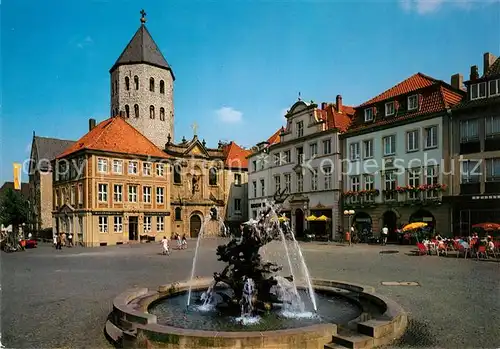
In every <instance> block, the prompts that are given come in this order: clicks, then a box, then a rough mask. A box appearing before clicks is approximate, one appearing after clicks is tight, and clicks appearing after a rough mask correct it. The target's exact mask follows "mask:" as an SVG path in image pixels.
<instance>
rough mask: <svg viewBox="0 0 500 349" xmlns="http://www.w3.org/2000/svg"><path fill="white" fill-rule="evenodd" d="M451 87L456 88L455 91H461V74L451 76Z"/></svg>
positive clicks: (462, 82)
mask: <svg viewBox="0 0 500 349" xmlns="http://www.w3.org/2000/svg"><path fill="white" fill-rule="evenodd" d="M450 85H451V87H453V88H456V89H457V90H463V87H462V86H463V85H464V77H463V75H462V74H453V75H452V76H451V82H450Z"/></svg>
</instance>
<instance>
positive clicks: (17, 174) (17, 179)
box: [14, 163, 22, 190]
mask: <svg viewBox="0 0 500 349" xmlns="http://www.w3.org/2000/svg"><path fill="white" fill-rule="evenodd" d="M21 167H22V166H21V164H18V163H14V190H21Z"/></svg>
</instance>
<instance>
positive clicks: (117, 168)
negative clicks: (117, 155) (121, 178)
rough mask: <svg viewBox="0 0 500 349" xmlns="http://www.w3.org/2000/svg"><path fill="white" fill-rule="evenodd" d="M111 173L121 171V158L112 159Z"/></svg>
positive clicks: (120, 172) (119, 172)
mask: <svg viewBox="0 0 500 349" xmlns="http://www.w3.org/2000/svg"><path fill="white" fill-rule="evenodd" d="M113 173H115V174H122V173H123V160H113Z"/></svg>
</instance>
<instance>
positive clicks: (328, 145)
mask: <svg viewBox="0 0 500 349" xmlns="http://www.w3.org/2000/svg"><path fill="white" fill-rule="evenodd" d="M331 152H332V141H331V140H330V139H325V140H324V141H323V155H328V154H330V153H331Z"/></svg>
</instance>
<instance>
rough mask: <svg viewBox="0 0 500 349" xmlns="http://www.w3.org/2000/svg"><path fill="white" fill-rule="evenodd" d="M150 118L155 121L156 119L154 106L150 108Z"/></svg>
mask: <svg viewBox="0 0 500 349" xmlns="http://www.w3.org/2000/svg"><path fill="white" fill-rule="evenodd" d="M149 118H150V119H154V118H155V107H154V106H152V105H151V106H149Z"/></svg>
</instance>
